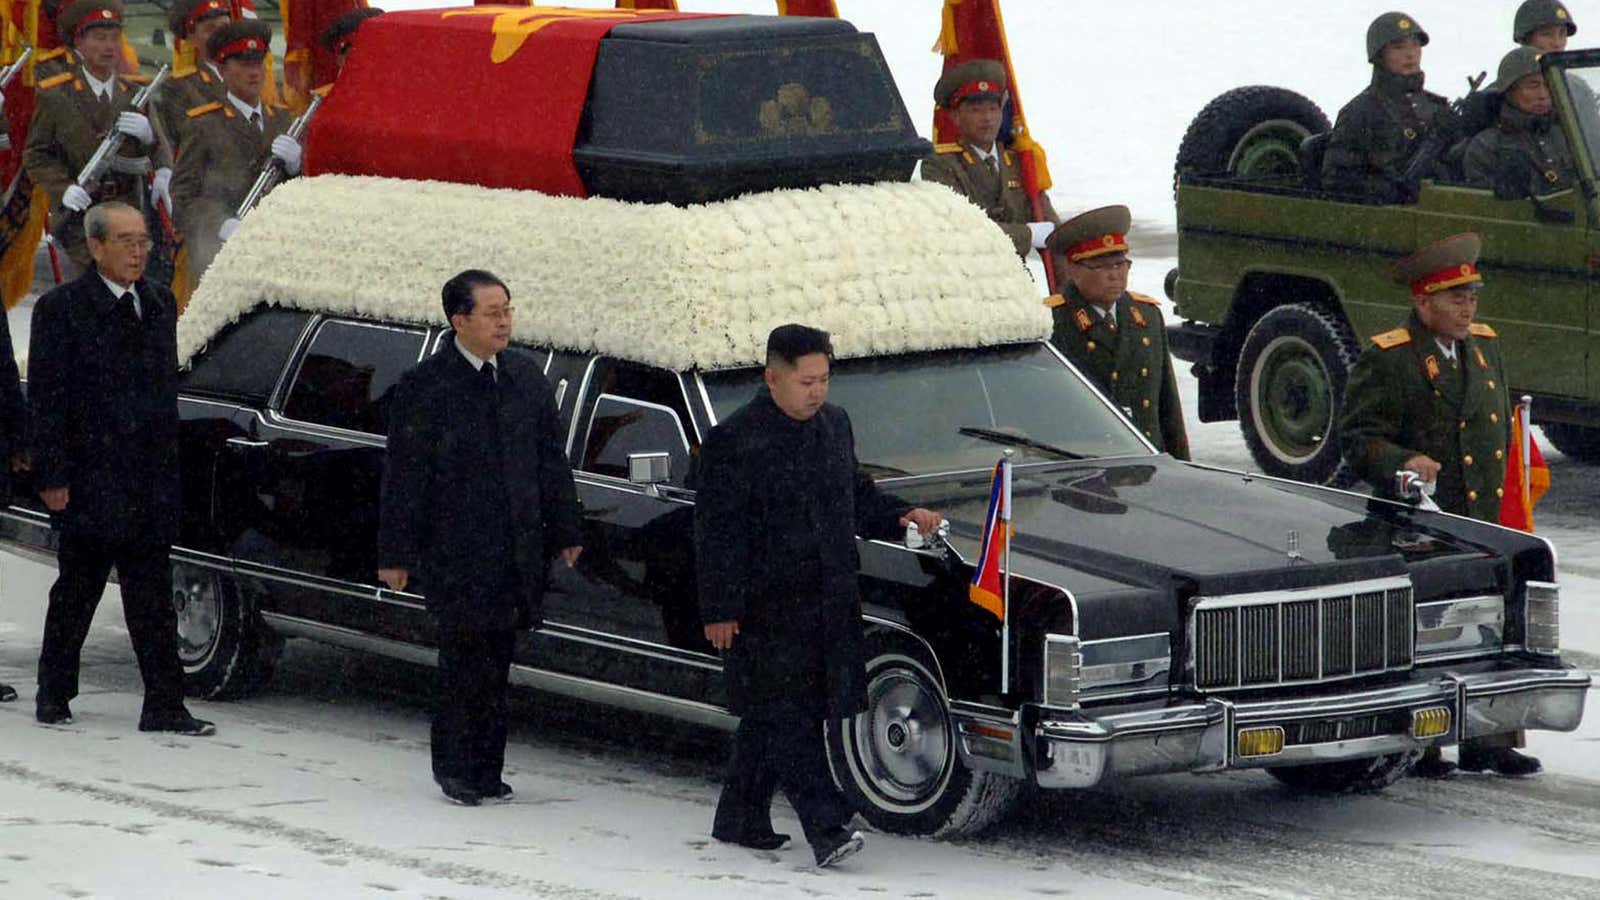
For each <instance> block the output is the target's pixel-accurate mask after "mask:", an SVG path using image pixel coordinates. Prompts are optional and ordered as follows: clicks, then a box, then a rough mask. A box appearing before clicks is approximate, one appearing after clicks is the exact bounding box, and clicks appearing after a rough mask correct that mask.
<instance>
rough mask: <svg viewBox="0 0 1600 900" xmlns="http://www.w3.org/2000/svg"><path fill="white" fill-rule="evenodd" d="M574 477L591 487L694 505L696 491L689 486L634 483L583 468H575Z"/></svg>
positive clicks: (575, 479)
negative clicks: (652, 490)
mask: <svg viewBox="0 0 1600 900" xmlns="http://www.w3.org/2000/svg"><path fill="white" fill-rule="evenodd" d="M572 478H573V480H574V481H581V482H583V483H584V484H586V485H589V486H590V487H596V488H604V489H605V490H608V491H619V492H621V493H624V494H630V495H633V496H637V497H647V498H649V499H651V500H671V501H672V502H674V503H683V504H687V505H689V506H693V505H694V491H691V490H689V489H688V488H681V487H678V486H676V485H671V484H657V485H641V484H634V483H633V482H631V481H629V480H627V479H626V478H618V477H616V476H615V475H596V474H595V473H593V472H585V471H583V470H582V469H573V470H572ZM646 487H654V488H655V489H656V493H654V494H652V493H650V492H649V491H648V490H646V489H645V488H646Z"/></svg>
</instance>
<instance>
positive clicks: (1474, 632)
mask: <svg viewBox="0 0 1600 900" xmlns="http://www.w3.org/2000/svg"><path fill="white" fill-rule="evenodd" d="M1505 634H1506V600H1505V598H1504V597H1500V596H1487V597H1464V598H1461V599H1458V600H1438V601H1434V602H1432V603H1418V604H1417V660H1418V661H1419V662H1421V661H1429V662H1433V661H1437V660H1439V659H1443V658H1454V657H1460V656H1475V655H1481V654H1484V653H1493V652H1495V651H1498V650H1499V649H1500V648H1501V647H1503V646H1504V645H1505Z"/></svg>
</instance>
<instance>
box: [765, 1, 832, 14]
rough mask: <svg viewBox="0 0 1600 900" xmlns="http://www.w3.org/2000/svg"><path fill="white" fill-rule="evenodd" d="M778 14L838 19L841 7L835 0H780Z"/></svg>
mask: <svg viewBox="0 0 1600 900" xmlns="http://www.w3.org/2000/svg"><path fill="white" fill-rule="evenodd" d="M778 15H780V16H815V17H817V18H819V19H837V18H839V7H838V5H837V4H835V3H834V2H833V0H778Z"/></svg>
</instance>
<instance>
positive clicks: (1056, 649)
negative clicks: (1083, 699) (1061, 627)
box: [1044, 634, 1083, 707]
mask: <svg viewBox="0 0 1600 900" xmlns="http://www.w3.org/2000/svg"><path fill="white" fill-rule="evenodd" d="M1078 647H1079V644H1078V639H1077V638H1075V637H1072V636H1071V635H1065V634H1047V635H1045V636H1044V704H1045V705H1046V706H1061V707H1073V706H1077V705H1078V691H1079V686H1080V684H1081V677H1082V670H1083V656H1082V655H1081V654H1080V653H1079V652H1078Z"/></svg>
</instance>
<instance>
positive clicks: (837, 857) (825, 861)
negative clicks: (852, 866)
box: [811, 828, 867, 869]
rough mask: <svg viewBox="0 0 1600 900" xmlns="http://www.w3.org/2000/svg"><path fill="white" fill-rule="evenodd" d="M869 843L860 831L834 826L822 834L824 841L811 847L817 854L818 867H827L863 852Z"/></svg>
mask: <svg viewBox="0 0 1600 900" xmlns="http://www.w3.org/2000/svg"><path fill="white" fill-rule="evenodd" d="M866 845H867V839H866V838H864V837H862V836H861V832H859V831H846V830H845V829H843V828H834V829H831V830H829V831H828V832H827V833H826V834H824V835H823V836H822V841H821V842H820V843H818V844H816V845H815V846H813V847H812V848H811V849H812V851H813V852H815V853H816V855H817V868H819V869H826V868H828V867H829V866H834V865H838V864H839V863H841V862H844V861H845V860H847V859H849V858H850V857H852V856H855V855H856V854H857V853H860V852H861V848H862V847H865V846H866Z"/></svg>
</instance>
